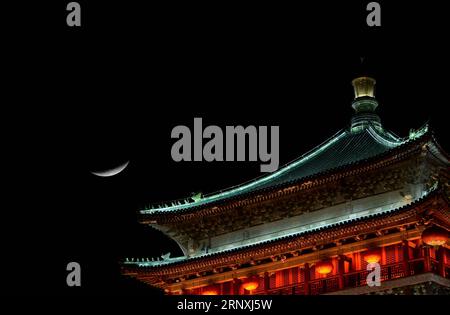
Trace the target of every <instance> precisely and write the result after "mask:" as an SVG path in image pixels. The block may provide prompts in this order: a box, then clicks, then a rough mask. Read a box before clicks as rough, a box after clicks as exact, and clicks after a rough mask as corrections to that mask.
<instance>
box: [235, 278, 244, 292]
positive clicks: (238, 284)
mask: <svg viewBox="0 0 450 315" xmlns="http://www.w3.org/2000/svg"><path fill="white" fill-rule="evenodd" d="M241 282H242V281H241V280H240V279H237V278H234V279H233V295H239V291H240V288H241Z"/></svg>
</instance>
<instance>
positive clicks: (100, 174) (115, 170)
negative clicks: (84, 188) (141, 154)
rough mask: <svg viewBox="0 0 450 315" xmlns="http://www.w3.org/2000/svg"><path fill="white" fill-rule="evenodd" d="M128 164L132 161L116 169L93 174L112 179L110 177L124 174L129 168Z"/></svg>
mask: <svg viewBox="0 0 450 315" xmlns="http://www.w3.org/2000/svg"><path fill="white" fill-rule="evenodd" d="M128 163H130V161H126V162H125V163H123V164H121V165H119V166H117V167H114V168H112V169H109V170H105V171H101V172H91V173H92V174H94V175H97V176H100V177H110V176H114V175H117V174H119V173H120V172H122V171H123V170H124V169H125V168H126V167H127V166H128Z"/></svg>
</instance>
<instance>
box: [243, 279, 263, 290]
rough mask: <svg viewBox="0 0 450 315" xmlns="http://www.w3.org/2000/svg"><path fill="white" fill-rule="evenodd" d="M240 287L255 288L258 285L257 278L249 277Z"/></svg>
mask: <svg viewBox="0 0 450 315" xmlns="http://www.w3.org/2000/svg"><path fill="white" fill-rule="evenodd" d="M242 287H243V288H244V289H245V290H247V291H253V290H256V289H257V288H258V287H259V278H258V277H249V278H247V279H246V280H245V281H244V282H243V283H242Z"/></svg>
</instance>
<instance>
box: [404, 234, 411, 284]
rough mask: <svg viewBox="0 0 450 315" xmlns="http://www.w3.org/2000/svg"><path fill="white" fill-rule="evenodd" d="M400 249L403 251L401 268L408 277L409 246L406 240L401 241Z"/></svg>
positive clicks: (409, 272)
mask: <svg viewBox="0 0 450 315" xmlns="http://www.w3.org/2000/svg"><path fill="white" fill-rule="evenodd" d="M402 251H403V270H404V272H405V277H408V276H409V275H410V274H411V271H410V270H409V246H408V241H407V240H404V241H403V242H402Z"/></svg>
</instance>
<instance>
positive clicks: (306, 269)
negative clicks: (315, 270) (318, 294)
mask: <svg viewBox="0 0 450 315" xmlns="http://www.w3.org/2000/svg"><path fill="white" fill-rule="evenodd" d="M303 272H304V279H305V283H304V287H305V295H309V294H310V293H311V291H310V288H309V280H310V274H311V273H310V271H309V264H308V263H306V264H305V267H304V268H303Z"/></svg>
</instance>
